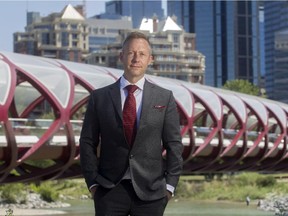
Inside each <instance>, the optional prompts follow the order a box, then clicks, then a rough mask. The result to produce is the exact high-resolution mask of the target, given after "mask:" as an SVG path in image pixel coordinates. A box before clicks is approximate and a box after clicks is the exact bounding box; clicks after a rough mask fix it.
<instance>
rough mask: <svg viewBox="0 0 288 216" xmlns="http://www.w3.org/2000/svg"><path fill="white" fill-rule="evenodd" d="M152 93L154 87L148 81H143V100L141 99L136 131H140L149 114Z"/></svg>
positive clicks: (152, 98) (152, 97)
mask: <svg viewBox="0 0 288 216" xmlns="http://www.w3.org/2000/svg"><path fill="white" fill-rule="evenodd" d="M153 91H154V85H152V84H151V83H150V82H148V81H145V83H144V92H143V99H142V111H141V117H140V123H139V128H138V130H141V127H144V126H145V122H146V119H147V115H148V113H149V110H150V109H151V104H152V101H153V100H154V96H155V94H154V93H153Z"/></svg>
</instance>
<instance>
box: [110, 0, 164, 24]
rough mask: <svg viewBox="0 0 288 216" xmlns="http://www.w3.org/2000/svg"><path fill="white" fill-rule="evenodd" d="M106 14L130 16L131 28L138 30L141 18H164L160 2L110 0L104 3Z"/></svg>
mask: <svg viewBox="0 0 288 216" xmlns="http://www.w3.org/2000/svg"><path fill="white" fill-rule="evenodd" d="M106 14H110V15H111V16H112V15H115V14H117V15H121V16H130V17H131V18H132V22H133V28H139V26H140V24H141V21H142V19H143V18H150V17H153V16H154V15H156V16H157V17H158V18H159V19H162V18H163V16H164V10H163V9H162V1H161V0H150V1H145V0H137V1H131V0H129V1H128V0H112V1H109V2H106Z"/></svg>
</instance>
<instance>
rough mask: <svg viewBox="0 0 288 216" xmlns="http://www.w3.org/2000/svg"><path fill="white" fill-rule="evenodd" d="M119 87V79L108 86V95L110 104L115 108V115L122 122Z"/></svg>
mask: <svg viewBox="0 0 288 216" xmlns="http://www.w3.org/2000/svg"><path fill="white" fill-rule="evenodd" d="M119 86H120V79H119V80H117V82H115V83H114V84H113V85H111V86H110V88H109V94H110V97H111V100H112V103H113V105H114V107H115V110H116V113H117V114H118V115H119V117H120V119H121V120H122V107H121V94H120V87H119Z"/></svg>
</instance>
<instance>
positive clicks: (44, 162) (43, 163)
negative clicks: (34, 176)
mask: <svg viewBox="0 0 288 216" xmlns="http://www.w3.org/2000/svg"><path fill="white" fill-rule="evenodd" d="M25 163H26V164H29V165H32V166H35V167H38V168H48V167H51V166H53V165H55V164H56V163H55V161H53V160H50V159H44V160H27V161H25Z"/></svg>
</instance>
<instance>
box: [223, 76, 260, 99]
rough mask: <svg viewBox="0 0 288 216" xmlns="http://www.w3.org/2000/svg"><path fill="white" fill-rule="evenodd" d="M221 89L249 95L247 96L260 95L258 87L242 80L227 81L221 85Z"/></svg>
mask: <svg viewBox="0 0 288 216" xmlns="http://www.w3.org/2000/svg"><path fill="white" fill-rule="evenodd" d="M223 88H224V89H227V90H230V91H236V92H240V93H244V94H249V95H255V96H259V95H260V88H259V87H258V86H255V85H253V84H252V83H250V82H249V81H247V80H242V79H235V80H230V81H227V82H226V83H225V84H224V85H223Z"/></svg>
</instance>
